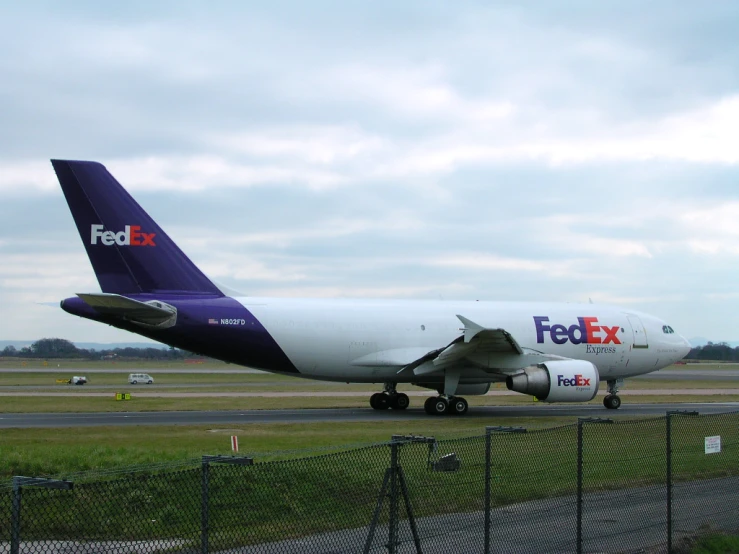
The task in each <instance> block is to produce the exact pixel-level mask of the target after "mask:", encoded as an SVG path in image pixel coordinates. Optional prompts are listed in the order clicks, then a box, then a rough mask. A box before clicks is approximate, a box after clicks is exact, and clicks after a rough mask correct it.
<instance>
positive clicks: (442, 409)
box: [433, 396, 449, 415]
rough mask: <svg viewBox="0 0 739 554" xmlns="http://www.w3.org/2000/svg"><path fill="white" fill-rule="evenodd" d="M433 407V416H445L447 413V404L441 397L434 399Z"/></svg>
mask: <svg viewBox="0 0 739 554" xmlns="http://www.w3.org/2000/svg"><path fill="white" fill-rule="evenodd" d="M433 407H434V414H435V415H446V414H448V413H449V402H447V399H446V398H444V397H443V396H437V397H436V398H434V403H433Z"/></svg>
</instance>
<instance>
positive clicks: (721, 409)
mask: <svg viewBox="0 0 739 554" xmlns="http://www.w3.org/2000/svg"><path fill="white" fill-rule="evenodd" d="M668 410H669V411H674V410H683V411H697V412H699V413H700V414H717V413H727V412H736V411H739V402H711V403H691V404H683V403H665V404H623V405H622V406H621V408H619V409H618V410H606V409H605V408H603V406H600V405H595V404H593V405H585V406H576V405H566V406H564V405H547V404H540V405H536V406H474V407H471V408H470V411H469V412H467V414H466V415H464V416H462V417H464V418H467V419H469V418H473V419H479V420H484V421H483V422H484V423H489V424H494V423H495V419H496V418H497V419H499V418H511V417H541V418H547V417H559V416H576V417H601V418H608V417H629V416H632V417H634V416H650V415H651V416H663V415H665V412H666V411H668ZM434 417H437V416H429V415H427V414H426V413H425V412H424V411H423V409H422V408H409V409H408V410H405V411H393V410H388V411H376V410H373V409H371V408H330V409H302V410H240V411H224V412H218V411H208V412H196V411H193V412H106V413H59V414H53V413H28V414H10V413H8V414H0V429H11V428H26V429H30V428H72V427H100V426H122V425H249V424H255V423H256V424H259V423H261V424H270V423H326V422H331V421H335V422H377V421H411V420H419V419H430V418H434ZM447 417H454V416H447Z"/></svg>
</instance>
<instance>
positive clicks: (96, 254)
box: [51, 160, 223, 296]
mask: <svg viewBox="0 0 739 554" xmlns="http://www.w3.org/2000/svg"><path fill="white" fill-rule="evenodd" d="M51 163H52V165H53V166H54V170H55V171H56V174H57V177H58V178H59V184H61V186H62V191H63V192H64V196H65V197H66V199H67V204H69V209H70V210H71V211H72V216H73V217H74V222H75V223H76V224H77V229H78V231H79V233H80V237H81V238H82V243H83V244H84V245H85V249H86V250H87V255H88V256H89V258H90V262H91V263H92V268H93V269H94V270H95V275H96V276H97V279H98V282H99V283H100V288H101V289H102V291H103V292H107V293H113V294H135V293H154V292H157V293H161V292H169V293H185V294H187V293H205V294H216V295H218V296H223V294H222V293H221V292H220V290H218V287H216V286H215V285H214V284H213V283H212V282H211V281H210V280H209V279H208V278H207V277H206V276H205V275H204V274H203V273H202V272H201V271H200V270H199V269H198V268H197V266H195V264H194V263H192V262H191V261H190V259H189V258H188V257H187V256H185V254H184V253H183V252H182V250H180V249H179V248H178V247H177V245H176V244H175V243H174V242H173V241H172V239H170V238H169V237H168V236H167V234H166V233H165V232H164V231H162V229H161V228H160V227H159V225H157V224H156V223H155V222H154V220H153V219H152V218H151V217H149V215H148V214H147V213H146V212H145V211H144V210H143V208H142V207H141V206H139V205H138V203H136V201H135V200H134V199H133V198H132V197H131V195H130V194H128V192H126V190H125V189H124V188H123V187H122V186H121V185H120V183H118V181H116V179H115V177H113V176H112V175H111V174H110V173H109V172H108V170H107V169H105V167H104V166H103V165H101V164H99V163H97V162H81V161H68V160H51Z"/></svg>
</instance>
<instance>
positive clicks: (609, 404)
mask: <svg viewBox="0 0 739 554" xmlns="http://www.w3.org/2000/svg"><path fill="white" fill-rule="evenodd" d="M603 405H604V406H605V407H606V408H608V409H609V410H618V408H619V407H620V406H621V398H619V397H618V396H617V395H615V394H609V395H608V396H606V397H605V398H604V399H603Z"/></svg>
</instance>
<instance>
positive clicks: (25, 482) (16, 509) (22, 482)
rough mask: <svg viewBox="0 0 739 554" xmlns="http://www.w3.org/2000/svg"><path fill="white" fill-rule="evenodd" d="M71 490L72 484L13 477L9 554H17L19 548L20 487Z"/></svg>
mask: <svg viewBox="0 0 739 554" xmlns="http://www.w3.org/2000/svg"><path fill="white" fill-rule="evenodd" d="M24 486H26V487H41V488H44V489H62V490H67V491H68V490H72V489H73V488H74V483H72V482H71V481H60V480H58V479H45V478H43V477H20V476H16V477H13V505H12V507H11V511H12V513H11V516H10V554H18V553H19V552H20V546H21V495H22V487H24Z"/></svg>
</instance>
